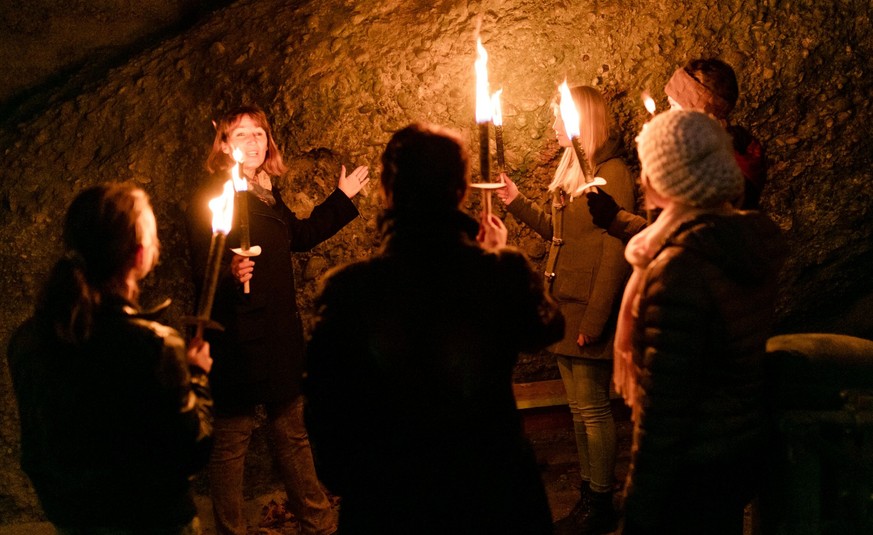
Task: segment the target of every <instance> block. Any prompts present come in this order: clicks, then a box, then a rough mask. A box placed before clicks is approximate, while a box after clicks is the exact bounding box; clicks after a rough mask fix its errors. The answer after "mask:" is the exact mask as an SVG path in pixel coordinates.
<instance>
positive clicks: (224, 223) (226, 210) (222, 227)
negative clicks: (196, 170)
mask: <svg viewBox="0 0 873 535" xmlns="http://www.w3.org/2000/svg"><path fill="white" fill-rule="evenodd" d="M209 209H210V210H212V232H221V233H222V234H227V233H228V232H230V226H231V224H232V222H233V182H231V181H230V180H228V181H227V182H225V183H224V190H223V191H222V193H221V195H220V196H218V197H216V198H214V199H212V200H211V201H209Z"/></svg>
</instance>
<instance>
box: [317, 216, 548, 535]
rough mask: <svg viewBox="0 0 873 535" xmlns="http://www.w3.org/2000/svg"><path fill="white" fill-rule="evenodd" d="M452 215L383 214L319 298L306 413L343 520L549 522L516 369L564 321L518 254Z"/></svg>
mask: <svg viewBox="0 0 873 535" xmlns="http://www.w3.org/2000/svg"><path fill="white" fill-rule="evenodd" d="M449 216H450V217H447V216H446V215H445V214H443V215H442V216H441V217H438V218H434V219H432V220H427V218H426V217H420V218H413V219H414V220H412V221H410V220H402V219H398V220H389V223H390V224H389V230H388V232H387V235H386V238H385V242H384V244H383V249H382V252H381V254H380V255H378V256H376V257H374V258H371V259H368V260H364V261H360V262H357V263H354V264H351V265H349V266H346V267H343V268H341V269H339V270H336V271H334V272H332V273H331V274H330V275H329V277H328V278H327V279H326V281H325V282H324V287H323V290H322V292H321V293H320V296H319V298H318V301H317V306H318V309H317V317H316V323H315V326H314V329H313V332H312V338H311V340H310V343H309V347H308V351H307V371H308V376H307V381H306V385H305V386H306V395H307V402H308V405H307V427H308V429H309V432H310V438H311V440H312V444H313V452H314V454H315V458H316V463H317V466H318V469H319V476H320V477H321V479H322V481H324V483H325V484H326V485H327V486H328V488H329V489H330V490H332V491H333V492H334V493H336V494H339V495H341V496H342V507H341V511H340V530H341V531H342V532H343V533H348V534H355V533H384V534H398V533H418V534H435V533H440V534H444V533H455V534H474V533H476V534H488V533H494V534H498V533H499V534H521V533H524V534H537V533H550V532H551V515H550V512H549V509H548V503H547V501H546V498H545V493H544V490H543V484H542V481H541V480H540V476H539V473H538V471H537V467H536V464H535V461H534V458H533V456H532V451H531V449H530V446H529V444H528V443H527V441H526V439H525V438H524V437H523V436H522V431H521V426H520V420H519V415H518V412H517V409H516V406H515V400H514V397H513V390H512V370H513V366H514V365H515V363H516V360H517V358H518V353H519V351H523V350H526V351H533V350H537V349H540V348H542V347H544V346H546V345H547V344H548V343H550V342H553V341H555V340H557V339H559V338H560V337H561V334H562V330H563V321H562V319H561V316H560V313H559V312H558V310H557V307H556V306H555V305H554V304H553V303H552V302H551V301H550V300H549V299H548V298H547V297H546V296H545V294H544V291H543V286H542V276H541V275H539V274H537V273H534V272H533V271H532V270H531V268H530V266H529V264H528V262H527V260H526V259H525V258H524V257H523V255H522V254H521V253H520V252H518V251H517V250H514V249H503V250H502V251H500V252H498V253H490V252H486V251H484V250H482V249H481V248H480V247H479V245H478V244H477V243H476V242H475V241H474V239H473V238H474V237H475V233H476V231H477V225H476V223H475V221H473V220H472V219H470V218H469V217H468V216H466V215H464V214H462V213H460V212H454V213H451V214H449Z"/></svg>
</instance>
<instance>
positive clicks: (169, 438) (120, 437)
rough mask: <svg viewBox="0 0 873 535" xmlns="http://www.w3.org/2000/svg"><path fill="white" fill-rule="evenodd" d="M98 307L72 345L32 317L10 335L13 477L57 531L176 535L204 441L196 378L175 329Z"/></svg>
mask: <svg viewBox="0 0 873 535" xmlns="http://www.w3.org/2000/svg"><path fill="white" fill-rule="evenodd" d="M107 301H108V302H105V303H104V304H103V306H101V308H100V310H99V311H98V312H97V314H96V315H95V318H94V324H93V328H92V332H91V336H90V338H89V339H88V341H87V342H85V343H82V344H80V345H72V344H66V343H63V342H61V341H59V340H58V339H57V337H56V336H55V335H54V333H53V331H52V329H51V327H47V326H44V325H42V323H41V322H39V321H37V320H34V319H31V320H29V321H28V322H26V323H25V324H24V325H22V326H21V327H20V328H19V329H18V330H17V331H16V332H15V334H14V335H13V337H12V339H11V341H10V343H9V367H10V371H11V374H12V381H13V385H14V387H15V393H16V397H17V399H18V409H19V414H20V417H21V455H22V458H21V464H22V468H23V469H24V472H25V473H26V474H27V475H28V477H30V480H31V482H32V483H33V486H34V488H35V489H36V493H37V496H38V497H39V500H40V503H41V504H42V507H43V509H44V511H45V514H46V516H47V517H48V519H49V520H50V521H51V522H52V523H54V524H55V525H57V526H60V527H66V528H76V527H79V528H94V527H99V526H104V527H117V528H143V529H144V528H150V527H155V528H158V527H172V526H181V525H184V524H186V523H188V522H190V521H191V519H192V518H194V515H195V514H196V512H197V510H196V508H195V506H194V500H193V496H192V495H191V490H190V484H189V479H190V477H191V476H192V475H193V474H195V473H197V472H198V471H199V470H200V469H201V468H202V467H203V466H204V465H205V463H206V460H207V457H208V454H209V446H210V442H211V441H210V437H211V435H212V400H211V398H210V395H209V385H208V381H207V378H206V374H205V372H203V370H201V369H200V368H198V367H195V366H192V367H191V368H190V370H189V367H188V363H187V358H186V354H185V342H184V340H183V339H182V337H181V336H180V335H179V333H177V332H176V331H175V330H173V329H171V328H169V327H167V326H165V325H162V324H160V323H157V322H155V321H151V320H150V319H148V318H147V317H146V316H145V315H143V314H141V313H139V312H138V311H137V309H136V308H135V307H134V306H133V305H132V304H130V303H126V302H123V301H120V300H117V299H107Z"/></svg>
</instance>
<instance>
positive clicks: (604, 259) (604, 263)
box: [578, 158, 634, 345]
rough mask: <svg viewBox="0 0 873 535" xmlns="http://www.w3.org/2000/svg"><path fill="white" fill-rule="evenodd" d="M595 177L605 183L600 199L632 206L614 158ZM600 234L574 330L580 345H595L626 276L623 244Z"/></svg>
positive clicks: (623, 171) (622, 169)
mask: <svg viewBox="0 0 873 535" xmlns="http://www.w3.org/2000/svg"><path fill="white" fill-rule="evenodd" d="M598 176H601V177H603V178H604V179H605V180H606V185H604V186H601V187H600V191H601V193H602V194H603V195H609V196H610V198H614V199H617V202H619V203H622V204H633V199H634V194H633V178H632V177H631V175H630V171H629V170H628V168H627V166H626V165H625V164H624V162H623V161H621V160H620V159H618V158H615V159H612V160H609V161H607V162H605V163H604V164H602V165H601V166H600V167H599V168H598ZM600 234H601V249H600V251H601V252H600V262H599V266H598V268H597V272H596V274H595V276H594V280H593V281H592V286H591V293H590V295H589V296H588V305H587V306H586V307H585V315H584V316H582V320H581V322H580V324H579V326H578V329H579V331H578V332H579V334H580V335H581V336H582V337H584V338H583V339H582V340H580V341H581V342H584V343H588V342H589V341H597V340H599V339H600V337H601V336H602V334H603V329H604V326H605V325H606V322H607V321H608V320H609V318H610V316H611V315H612V313H613V311H614V310H615V308H616V305H617V304H618V302H617V300H618V299H620V297H619V295H620V294H621V291H622V289H623V288H624V282H625V281H626V280H627V276H628V274H629V273H630V266H629V265H628V263H627V261H626V260H625V258H624V243H622V242H621V240H619V239H617V238H615V237H613V236H610V235H609V234H607V233H604V232H601V233H600ZM583 345H584V344H583Z"/></svg>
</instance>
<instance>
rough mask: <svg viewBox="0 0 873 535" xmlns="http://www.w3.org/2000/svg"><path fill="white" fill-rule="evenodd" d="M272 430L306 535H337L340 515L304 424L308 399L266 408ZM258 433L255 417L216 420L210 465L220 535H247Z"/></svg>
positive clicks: (291, 504)
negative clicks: (249, 461)
mask: <svg viewBox="0 0 873 535" xmlns="http://www.w3.org/2000/svg"><path fill="white" fill-rule="evenodd" d="M265 408H266V410H267V430H268V432H269V436H270V440H271V445H272V448H273V454H274V456H275V458H276V464H277V465H278V466H279V472H280V476H281V479H282V483H283V484H284V486H285V492H286V493H287V495H288V506H289V508H290V510H291V512H292V513H294V516H295V517H296V518H297V521H298V522H299V523H300V532H301V533H302V534H304V535H327V534H330V533H334V532H335V531H336V525H337V519H336V513H335V512H334V511H333V510H332V509H331V507H330V501H329V500H328V499H327V496H326V495H325V493H324V490H322V488H321V484H320V483H319V481H318V477H317V476H316V474H315V463H314V462H313V460H312V450H311V448H310V446H309V435H308V434H307V432H306V427H305V426H304V424H303V397H302V396H300V397H298V398H297V399H296V400H294V401H292V402H290V403H288V404H283V405H276V406H270V405H268V406H266V407H265ZM254 427H255V411H254V407H253V408H252V411H251V413H249V414H243V415H234V416H216V418H215V427H214V446H213V448H212V457H211V458H210V459H209V491H210V494H211V497H212V511H213V514H214V515H215V528H216V530H217V531H218V533H220V534H223V535H224V534H227V535H245V533H246V522H245V517H244V516H243V470H244V465H245V456H246V451H247V450H248V447H249V442H250V441H251V438H252V431H253V430H254Z"/></svg>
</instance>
